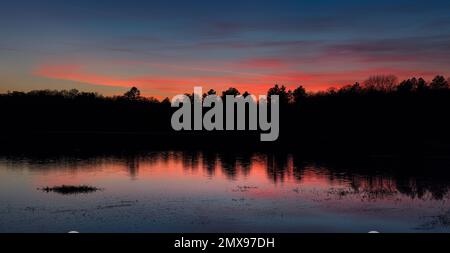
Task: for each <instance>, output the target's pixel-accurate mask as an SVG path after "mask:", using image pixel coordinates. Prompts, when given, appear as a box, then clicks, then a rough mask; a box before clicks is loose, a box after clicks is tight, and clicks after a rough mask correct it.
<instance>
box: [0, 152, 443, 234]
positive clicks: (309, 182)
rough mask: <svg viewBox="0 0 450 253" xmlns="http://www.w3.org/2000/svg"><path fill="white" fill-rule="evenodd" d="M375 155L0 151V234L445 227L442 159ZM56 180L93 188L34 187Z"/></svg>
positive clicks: (433, 229) (416, 229) (430, 229)
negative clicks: (317, 157)
mask: <svg viewBox="0 0 450 253" xmlns="http://www.w3.org/2000/svg"><path fill="white" fill-rule="evenodd" d="M375 161H376V162H374V161H367V162H366V163H353V162H344V163H324V162H317V161H314V160H312V161H311V160H305V159H302V157H301V156H300V155H294V154H289V153H288V154H278V155H274V154H266V153H248V154H239V153H214V152H196V151H185V152H181V151H155V152H144V153H139V154H121V155H117V154H116V155H87V156H80V155H78V156H75V155H73V156H54V157H48V156H46V157H30V156H17V155H15V156H2V157H0V232H62V233H64V232H67V231H71V230H77V231H80V232H362V233H366V232H368V231H372V230H377V231H380V232H450V202H449V201H448V200H449V193H448V187H449V186H450V176H449V175H448V174H449V173H446V172H445V171H446V168H448V167H447V165H446V163H443V162H442V161H438V162H435V161H432V162H429V163H428V162H427V163H423V164H419V165H418V164H417V163H413V164H408V163H403V162H401V161H400V162H398V161H396V162H392V160H391V159H387V160H386V159H381V160H378V159H377V160H375ZM366 164H370V166H367V165H366ZM436 164H437V165H436ZM442 164H444V165H442ZM60 185H90V186H94V187H98V188H101V191H97V192H93V193H89V194H75V195H63V194H58V193H55V192H44V191H41V190H39V189H40V188H43V187H47V186H49V187H52V186H60Z"/></svg>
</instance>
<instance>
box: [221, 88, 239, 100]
mask: <svg viewBox="0 0 450 253" xmlns="http://www.w3.org/2000/svg"><path fill="white" fill-rule="evenodd" d="M239 95H241V93H240V92H239V90H238V89H236V88H233V87H231V88H228V90H226V91H223V92H222V97H223V98H226V96H239Z"/></svg>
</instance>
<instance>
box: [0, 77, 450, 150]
mask: <svg viewBox="0 0 450 253" xmlns="http://www.w3.org/2000/svg"><path fill="white" fill-rule="evenodd" d="M449 81H450V80H449V79H446V78H445V77H444V76H436V77H435V78H434V79H433V80H431V81H430V82H427V81H425V80H424V79H423V78H410V79H407V80H402V81H399V80H398V78H397V77H395V76H393V75H376V76H371V77H369V78H368V79H367V80H365V81H364V82H362V83H355V84H351V85H346V86H343V87H340V88H330V89H328V90H326V91H321V92H308V91H307V90H306V89H305V88H304V87H303V86H298V87H297V88H296V89H293V90H289V89H288V88H287V87H285V86H283V85H274V86H273V87H272V88H270V89H269V90H268V91H267V95H269V96H270V95H278V96H279V97H280V102H281V105H280V139H279V141H278V142H277V144H271V145H281V146H283V147H287V148H291V149H296V150H299V149H307V150H314V149H317V150H319V151H321V152H322V151H324V150H327V151H328V152H338V151H342V150H343V149H349V150H351V151H354V150H358V151H361V150H370V151H380V152H383V151H386V152H387V151H389V152H391V151H398V150H402V151H404V152H415V153H433V152H434V153H435V150H440V151H442V152H444V151H448V150H450V134H449V133H448V132H449V131H448V129H450V128H449V127H450V124H449V123H448V120H447V118H448V115H449V112H450V86H449V83H450V82H449ZM211 94H215V95H219V96H226V95H242V96H244V97H245V96H248V95H250V93H249V92H242V93H241V92H240V91H239V90H238V89H236V88H229V89H227V90H225V91H222V92H221V93H219V92H217V91H215V90H209V91H208V92H207V93H205V95H204V96H206V95H211ZM186 95H188V96H191V97H192V96H193V95H192V94H186ZM173 111H174V108H171V105H170V99H169V98H166V99H163V100H161V101H159V100H157V99H155V98H152V97H144V96H142V95H141V93H140V91H139V89H138V88H136V87H133V88H131V89H130V90H129V91H127V92H126V93H124V94H123V95H120V96H103V95H101V94H98V93H93V92H81V91H78V90H75V89H73V90H63V91H53V90H38V91H30V92H18V91H13V92H7V93H5V94H0V113H1V115H2V116H1V117H2V124H1V125H0V130H1V131H0V136H1V138H3V140H5V139H9V140H12V141H10V142H9V143H14V142H15V141H14V140H15V139H20V138H25V137H23V136H25V135H26V136H30V135H38V134H42V133H46V134H60V135H62V136H64V137H67V138H69V137H70V136H71V135H74V134H76V135H77V136H78V137H80V136H86V135H88V134H90V135H89V136H90V137H89V139H88V140H85V141H84V142H87V143H91V142H100V141H105V140H98V139H97V138H98V136H99V135H100V134H104V133H110V134H111V136H114V140H115V141H117V142H118V143H122V142H128V141H131V142H139V143H143V142H144V143H146V144H155V143H166V144H167V143H169V145H172V144H179V143H182V142H186V143H187V144H186V145H191V146H192V145H193V144H202V143H203V142H205V143H206V142H211V140H213V143H214V142H215V140H216V142H220V143H221V144H223V145H221V146H224V147H227V146H230V147H232V146H233V145H234V144H233V143H235V142H236V140H237V141H241V142H249V143H253V146H254V143H255V142H257V138H255V139H253V137H255V136H254V133H251V132H236V133H226V134H224V133H220V134H215V133H205V134H203V135H200V134H197V135H192V134H183V133H174V131H173V130H172V128H171V126H170V118H171V115H172V113H173ZM130 133H132V134H130ZM123 134H125V135H126V137H123V138H122V139H121V138H119V136H122V135H123ZM230 135H233V138H230ZM111 136H108V141H109V140H110V139H111ZM193 136H194V137H195V138H196V139H195V141H192V138H194V137H193ZM78 137H77V138H76V139H77V140H78V139H82V138H81V137H80V138H78ZM247 137H248V139H247ZM14 138H15V139H14ZM26 138H28V137H26ZM202 138H203V139H202ZM58 139H61V138H59V137H58ZM63 139H64V138H63ZM67 140H68V139H67ZM227 143H230V145H227ZM249 145H251V144H249ZM444 153H445V152H444Z"/></svg>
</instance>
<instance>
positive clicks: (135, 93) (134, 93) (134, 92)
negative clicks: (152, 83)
mask: <svg viewBox="0 0 450 253" xmlns="http://www.w3.org/2000/svg"><path fill="white" fill-rule="evenodd" d="M123 96H124V97H125V98H127V99H129V100H137V99H138V98H139V97H140V96H141V91H140V90H139V89H138V88H136V87H133V88H131V89H130V90H129V91H127V92H125V94H123Z"/></svg>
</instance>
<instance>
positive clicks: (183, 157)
mask: <svg viewBox="0 0 450 253" xmlns="http://www.w3.org/2000/svg"><path fill="white" fill-rule="evenodd" d="M5 158H6V159H5ZM1 159H2V160H5V161H7V162H8V164H9V165H8V167H11V168H14V169H27V170H42V171H59V170H67V171H71V172H72V171H73V172H78V171H80V172H82V171H81V170H83V171H93V170H97V169H99V168H102V167H105V166H108V165H111V164H115V165H120V167H122V168H125V169H126V170H127V172H128V173H129V175H130V177H131V178H138V177H139V169H140V168H142V167H141V166H142V165H143V164H145V168H147V167H148V168H151V167H152V166H153V165H154V164H158V165H162V166H169V164H172V163H178V164H180V163H181V165H182V166H183V168H184V169H186V170H191V171H195V172H197V169H198V168H201V171H203V172H206V173H207V174H208V175H209V176H211V177H213V176H218V174H217V173H216V170H217V169H219V170H221V171H222V173H223V175H225V176H226V177H227V178H228V179H230V180H235V179H236V178H238V177H239V176H246V177H250V178H251V177H252V172H253V171H261V170H262V171H264V172H265V173H266V176H267V178H269V179H270V180H271V181H272V182H273V183H280V182H281V183H282V182H285V181H287V180H293V181H294V182H296V183H298V185H299V187H301V186H302V183H303V182H304V181H305V180H306V179H307V178H306V177H307V176H308V175H309V173H315V174H316V175H319V174H320V176H321V177H325V178H326V179H327V180H328V181H329V182H331V183H334V184H337V185H345V186H347V187H348V188H349V189H351V190H353V192H356V193H361V194H366V195H370V197H371V198H373V199H382V198H386V197H389V196H393V195H394V194H402V195H404V196H408V197H410V198H419V199H424V198H432V199H436V200H441V199H445V198H447V196H448V194H449V191H450V171H448V168H449V167H450V161H446V160H439V161H436V160H433V161H432V162H431V161H426V160H423V159H421V158H419V159H420V161H417V160H418V159H416V160H411V158H408V159H407V160H405V159H401V160H395V159H387V160H381V159H376V160H374V159H369V158H364V159H359V160H355V159H342V158H341V159H312V160H308V159H305V157H304V156H301V155H296V154H295V155H289V154H286V153H282V152H279V153H251V152H244V153H242V152H239V153H234V152H225V153H221V152H214V151H204V152H202V151H154V152H132V151H130V152H127V153H126V154H123V153H119V154H114V153H112V154H104V153H101V154H98V153H82V152H78V153H75V154H62V155H54V156H49V155H39V156H26V157H24V156H23V155H20V156H13V155H9V156H8V157H3V158H1ZM305 172H308V173H305Z"/></svg>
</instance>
